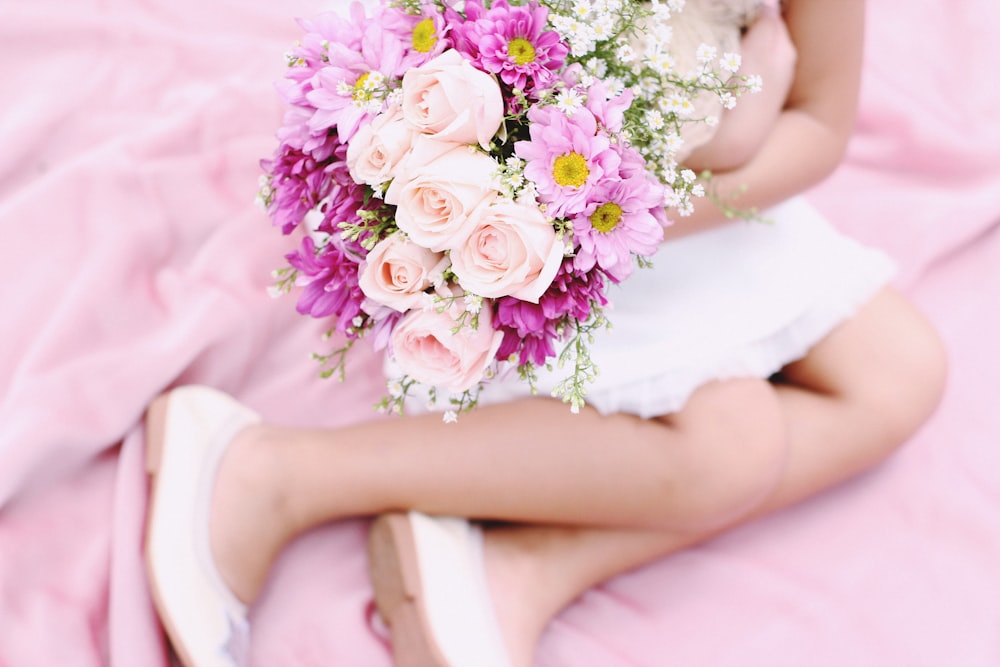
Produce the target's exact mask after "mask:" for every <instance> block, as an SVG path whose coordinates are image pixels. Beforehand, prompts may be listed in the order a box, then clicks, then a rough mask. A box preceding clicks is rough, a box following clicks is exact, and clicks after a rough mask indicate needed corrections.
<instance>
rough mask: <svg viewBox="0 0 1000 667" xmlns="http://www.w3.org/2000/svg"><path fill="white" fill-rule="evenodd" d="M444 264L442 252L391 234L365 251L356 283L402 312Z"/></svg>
mask: <svg viewBox="0 0 1000 667" xmlns="http://www.w3.org/2000/svg"><path fill="white" fill-rule="evenodd" d="M355 136H357V135H355ZM447 267H448V258H447V257H446V256H445V255H444V253H440V252H432V251H430V250H428V249H427V248H424V247H423V246H420V245H417V244H416V243H413V242H412V241H410V240H408V239H407V238H406V237H405V236H404V235H403V234H398V233H397V234H391V235H389V236H387V237H386V238H384V239H382V240H381V241H379V242H378V243H377V244H375V247H374V248H372V249H371V251H370V252H369V253H368V256H367V257H366V258H365V265H364V267H363V268H362V269H361V275H360V276H359V278H358V283H359V285H360V286H361V291H362V292H364V293H365V296H367V297H368V298H369V299H372V300H373V301H375V302H377V303H380V304H382V305H383V306H389V307H390V308H392V309H393V310H398V311H399V312H403V311H405V310H408V309H410V308H416V307H419V306H420V305H421V304H422V303H423V301H424V300H425V299H427V298H428V297H427V295H426V294H424V292H425V290H427V288H429V287H431V286H432V285H434V284H435V283H437V282H440V281H441V280H442V278H443V274H444V270H445V269H446V268H447Z"/></svg>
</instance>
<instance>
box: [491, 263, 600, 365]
mask: <svg viewBox="0 0 1000 667" xmlns="http://www.w3.org/2000/svg"><path fill="white" fill-rule="evenodd" d="M604 285H605V282H604V276H603V274H602V273H601V272H600V270H597V269H595V270H592V271H579V270H577V269H576V268H575V267H574V266H573V260H572V258H569V259H565V260H563V263H562V266H560V267H559V271H558V272H557V273H556V277H555V279H554V280H553V281H552V284H551V285H549V288H548V289H547V290H546V291H545V293H544V294H542V296H541V298H540V299H539V301H538V303H537V304H534V303H528V302H525V301H521V300H519V299H515V298H512V297H504V298H501V299H497V315H496V318H495V319H494V321H493V322H494V326H495V327H496V328H498V329H499V330H501V331H503V333H504V338H503V342H502V343H501V344H500V350H499V351H498V352H497V357H498V358H501V359H506V358H508V357H510V356H512V355H514V356H516V357H517V359H518V364H522V365H523V364H525V363H533V364H535V365H542V364H544V363H545V362H546V360H547V359H549V358H551V357H553V356H555V348H554V347H553V343H554V342H555V341H557V340H558V339H559V336H558V334H557V331H558V326H559V325H560V324H563V323H566V322H570V321H577V322H586V321H587V320H588V319H590V317H591V315H592V314H593V310H594V308H602V307H604V306H605V305H607V303H608V300H607V297H605V296H604Z"/></svg>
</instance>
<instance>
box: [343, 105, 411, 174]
mask: <svg viewBox="0 0 1000 667" xmlns="http://www.w3.org/2000/svg"><path fill="white" fill-rule="evenodd" d="M416 136H417V131H416V129H415V128H414V127H413V126H412V125H410V124H409V123H407V122H406V120H405V119H404V118H403V113H402V111H401V110H400V109H399V107H398V106H397V107H391V108H390V109H388V110H386V111H384V112H382V113H381V114H379V115H378V116H376V117H375V118H374V119H373V120H372V122H371V123H368V124H367V125H364V126H362V127H361V128H359V129H358V131H357V132H356V133H355V135H354V136H353V137H352V138H351V141H350V142H349V143H348V144H347V168H348V169H349V170H350V172H351V178H353V179H354V180H355V181H357V182H358V183H366V184H368V185H370V186H372V187H378V186H380V185H381V184H383V183H385V182H387V181H390V180H392V179H393V178H394V177H395V175H396V167H397V166H398V165H399V163H400V162H401V161H402V160H403V158H404V157H405V156H406V154H407V152H408V151H409V150H410V148H411V147H412V146H413V140H414V139H415V138H416Z"/></svg>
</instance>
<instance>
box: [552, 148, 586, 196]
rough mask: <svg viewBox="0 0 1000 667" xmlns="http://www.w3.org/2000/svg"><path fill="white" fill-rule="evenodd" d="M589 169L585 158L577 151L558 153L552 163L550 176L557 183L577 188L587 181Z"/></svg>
mask: <svg viewBox="0 0 1000 667" xmlns="http://www.w3.org/2000/svg"><path fill="white" fill-rule="evenodd" d="M588 176H590V169H589V168H588V167H587V160H586V159H585V158H584V157H583V156H582V155H580V154H579V153H570V154H568V155H560V156H559V157H557V158H556V161H555V163H554V164H553V165H552V178H553V179H554V180H555V182H556V183H558V184H559V185H564V186H565V185H571V186H573V187H574V188H578V187H580V186H582V185H583V184H584V183H586V182H587V177H588Z"/></svg>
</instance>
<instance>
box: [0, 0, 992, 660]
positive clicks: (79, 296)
mask: <svg viewBox="0 0 1000 667" xmlns="http://www.w3.org/2000/svg"><path fill="white" fill-rule="evenodd" d="M14 7H15V1H14V0H0V9H3V10H10V11H3V12H2V14H3V15H4V20H3V21H0V100H2V106H0V139H2V141H0V146H2V148H3V154H2V157H0V234H2V236H0V239H2V243H0V297H2V303H3V305H4V307H3V315H2V316H0V667H43V666H44V667H50V666H52V665H60V666H61V667H91V666H98V665H112V666H115V667H135V666H142V667H162V666H164V665H166V664H167V659H166V654H165V650H164V644H163V640H162V638H161V635H160V632H159V629H158V626H157V623H156V619H155V616H154V614H153V612H152V609H151V606H150V602H149V597H148V591H147V589H146V586H145V583H144V579H143V570H142V561H141V531H142V521H143V513H144V510H145V503H146V479H145V476H144V474H143V470H142V432H141V428H140V424H141V421H140V420H141V416H142V413H143V409H144V406H145V405H146V404H147V402H148V401H149V400H150V399H151V398H152V397H154V396H155V395H156V394H157V393H158V392H160V391H161V390H162V389H163V388H165V387H167V386H168V385H171V384H177V383H182V382H190V381H196V382H203V383H208V384H212V385H215V386H218V387H220V388H223V389H226V390H228V391H231V392H233V393H235V394H236V395H237V396H239V397H240V398H241V399H243V400H244V401H246V402H247V403H249V404H250V405H252V406H253V407H255V408H257V409H259V410H260V411H261V412H262V413H263V414H264V415H265V417H267V418H269V419H271V420H275V421H280V422H286V423H310V424H329V425H334V424H338V423H344V422H345V421H347V420H350V419H356V418H357V417H358V415H362V414H365V413H366V411H367V410H368V405H369V404H370V402H371V400H373V399H374V397H375V396H376V394H377V391H378V388H377V383H376V382H375V381H374V379H372V381H371V382H367V384H366V380H365V378H374V376H375V375H376V373H377V366H376V365H375V364H374V363H373V360H372V359H370V358H367V357H365V355H364V354H359V355H357V356H356V357H355V359H354V362H353V366H352V368H351V369H350V371H349V372H350V373H351V374H352V375H353V377H354V379H355V382H356V384H355V385H352V391H350V392H349V391H346V390H345V388H344V387H343V386H340V385H337V384H335V383H330V382H319V381H317V380H316V379H315V376H314V372H315V367H314V362H312V361H311V360H310V359H309V352H311V351H314V350H317V349H319V344H318V343H317V338H316V336H317V334H318V333H319V328H318V327H316V326H315V325H308V324H307V323H305V320H303V319H302V318H300V317H299V316H298V315H296V314H295V313H294V308H293V301H292V300H291V299H288V300H279V301H273V300H271V299H270V298H268V297H267V296H266V295H265V287H266V285H267V284H268V283H269V271H270V269H272V268H274V267H276V266H278V265H279V264H280V256H281V254H282V252H283V249H284V247H286V245H287V244H286V243H285V241H284V240H283V239H281V238H280V236H279V235H278V234H277V232H276V231H275V230H273V229H271V228H270V227H269V225H268V223H267V221H266V220H265V219H264V217H263V216H262V214H260V213H259V212H258V211H257V209H256V208H255V207H254V205H253V196H254V192H255V189H256V181H257V177H258V175H259V169H258V167H257V160H258V159H259V158H260V157H262V156H266V155H268V154H269V153H270V151H271V150H272V148H273V145H274V140H273V132H274V130H275V128H276V126H277V123H278V120H279V118H280V113H281V109H280V107H279V104H278V102H277V99H276V97H275V95H274V94H273V92H272V89H271V81H273V80H274V79H276V78H277V77H279V76H280V74H281V70H282V60H283V59H282V54H283V53H284V51H285V50H286V49H287V47H288V45H289V44H290V43H291V42H292V41H293V40H294V39H295V38H296V37H297V35H298V31H297V28H296V26H295V25H294V23H293V21H292V17H295V16H311V15H314V14H315V13H317V12H318V11H319V10H320V9H322V3H321V2H319V0H291V1H289V2H282V3H276V2H265V1H264V0H243V1H242V2H236V1H235V0H214V1H209V2H195V1H194V0H171V1H170V2H168V1H167V0H145V1H143V2H133V1H126V0H77V1H76V2H69V1H68V0H33V2H31V3H23V2H19V3H16V7H17V9H16V11H14ZM869 15H870V30H869V51H868V56H867V61H866V79H865V85H864V94H863V100H862V112H861V118H860V123H859V127H858V131H857V136H856V138H855V140H854V141H853V143H852V145H851V147H850V150H849V155H848V159H847V161H846V163H845V165H844V166H843V168H842V169H841V170H840V171H839V172H838V173H837V174H835V175H834V177H833V178H831V179H830V180H829V181H828V182H827V183H825V184H824V185H823V186H822V187H820V188H818V189H817V190H816V191H815V192H814V193H812V198H813V200H814V201H815V202H816V203H817V204H818V205H819V206H820V207H821V208H822V209H823V210H825V211H827V212H828V213H829V214H830V216H831V217H832V218H833V219H834V221H835V222H836V224H838V225H839V226H840V227H841V228H843V229H844V230H846V231H847V232H849V233H851V234H854V235H856V236H857V237H859V238H861V239H862V240H864V241H866V242H868V243H870V244H872V245H876V246H879V247H882V248H884V249H886V250H887V251H888V252H890V253H891V254H892V255H893V256H894V257H896V258H897V259H898V260H899V263H900V266H901V269H902V271H901V274H900V278H899V285H900V286H901V287H902V288H903V289H904V290H905V291H906V292H908V293H909V294H910V295H911V296H912V297H913V298H914V299H915V300H916V301H917V302H918V303H919V304H920V305H921V306H922V307H923V308H924V310H925V311H926V312H927V313H928V314H929V315H930V317H931V318H932V319H933V320H934V322H935V323H936V324H937V325H938V326H939V328H940V330H941V332H942V334H943V335H944V337H945V339H946V341H947V344H948V347H949V350H950V354H951V362H952V366H951V377H950V382H949V386H948V390H947V394H946V397H945V400H944V403H943V405H942V406H941V409H940V411H939V412H938V414H937V415H936V416H935V418H934V419H933V420H932V421H931V422H930V423H929V424H928V425H927V426H926V428H924V429H923V430H922V431H921V433H919V434H918V435H917V436H916V437H915V438H914V439H913V441H912V442H911V443H910V444H909V446H908V447H906V448H905V449H904V450H903V451H902V452H901V453H900V454H899V455H898V456H897V457H895V458H894V459H893V460H891V461H890V462H889V463H888V464H887V465H885V466H884V467H882V468H880V469H878V470H877V471H874V472H872V473H870V474H868V475H865V476H864V477H862V478H859V479H857V480H855V481H853V482H851V483H849V484H846V485H844V486H842V487H841V488H838V489H837V490H835V491H833V492H831V493H828V494H825V495H824V496H822V497H819V498H817V499H815V500H813V501H810V502H808V503H806V504H804V505H802V506H800V507H797V508H795V509H793V510H790V511H787V512H784V513H782V514H780V515H777V516H774V517H772V518H769V519H767V520H765V521H762V522H760V523H758V524H755V525H753V526H749V527H746V528H744V529H741V530H739V531H737V532H734V533H731V534H729V535H727V536H725V537H723V538H721V539H718V540H715V541H713V542H711V543H710V544H707V545H704V546H702V547H699V548H696V549H692V550H690V551H688V552H685V553H683V554H680V555H677V556H675V557H672V558H669V559H665V560H663V561H661V562H657V563H655V564H652V565H650V566H648V567H645V568H643V569H641V570H639V571H636V572H634V573H631V574H628V575H625V576H621V577H619V578H617V579H615V580H613V581H612V582H609V583H608V584H606V585H604V586H602V587H600V588H598V589H595V590H594V591H592V592H590V593H588V594H586V595H585V596H584V597H583V598H582V599H581V600H580V601H579V602H578V603H577V604H575V605H574V606H573V607H571V608H570V609H568V610H567V611H566V612H565V613H564V614H563V615H562V616H561V617H560V618H559V619H557V621H556V622H555V623H554V624H553V625H552V627H551V630H550V631H549V632H548V634H547V635H546V636H545V638H544V641H543V644H542V646H541V650H540V652H539V655H538V660H537V664H538V665H539V666H541V667H562V666H570V665H571V666H573V667H591V666H592V667H626V666H628V667H635V666H642V667H654V666H655V667H658V666H661V665H711V666H712V667H727V666H733V667H735V666H743V667H745V666H746V665H768V666H769V667H780V666H782V665H789V666H793V665H794V666H801V665H811V666H814V667H823V666H830V667H842V666H844V665H850V666H852V667H857V666H869V665H870V666H875V665H908V666H910V667H920V666H926V667H938V666H940V665H957V666H962V667H978V666H983V667H986V666H995V665H998V664H1000V567H998V563H1000V447H998V445H1000V442H998V440H1000V410H997V400H998V398H1000V358H998V356H997V354H996V342H995V341H997V340H1000V310H998V304H1000V269H998V265H1000V229H998V227H1000V224H998V223H1000V123H997V122H996V120H997V119H998V118H1000V89H998V88H997V87H996V86H995V81H996V76H997V75H996V71H997V68H998V66H1000V59H998V57H997V55H996V47H995V43H996V41H997V39H998V38H1000V28H998V26H1000V5H998V4H997V3H995V2H993V1H992V0H955V1H954V2H949V3H940V2H934V1H932V0H916V1H915V2H910V3H906V7H905V9H904V8H903V7H901V5H900V3H898V2H894V1H893V0H871V2H870V11H869ZM848 268H849V267H845V270H846V269H848ZM359 386H363V387H365V388H366V389H368V391H367V392H366V391H361V392H358V391H356V390H353V389H355V388H356V387H359ZM365 527H366V524H365V523H364V522H363V521H350V522H344V523H341V524H337V525H331V526H328V527H325V528H322V529H320V530H316V531H314V532H313V533H310V534H309V535H306V536H304V537H303V538H302V539H300V540H298V541H297V542H296V543H295V544H294V545H292V547H291V548H290V549H289V550H288V551H287V552H286V553H285V554H284V556H283V557H282V559H281V561H280V563H279V566H278V568H277V570H276V571H275V573H274V576H273V578H272V582H271V585H270V587H269V589H268V591H267V593H266V594H265V597H264V599H263V600H262V601H261V603H260V604H259V605H258V606H257V607H256V609H255V611H254V619H253V620H254V629H255V635H254V645H253V657H254V664H259V665H268V666H269V667H285V666H303V667H311V666H314V665H315V666H318V665H344V666H347V667H388V665H390V660H389V657H388V653H387V650H386V648H385V647H384V645H383V644H382V643H381V642H380V640H379V639H378V638H377V637H376V636H375V635H374V634H373V633H372V632H371V631H370V629H369V627H368V623H367V620H366V610H367V606H368V603H369V600H370V592H369V589H368V584H367V581H366V575H365V565H364V553H363V544H364V536H365Z"/></svg>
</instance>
